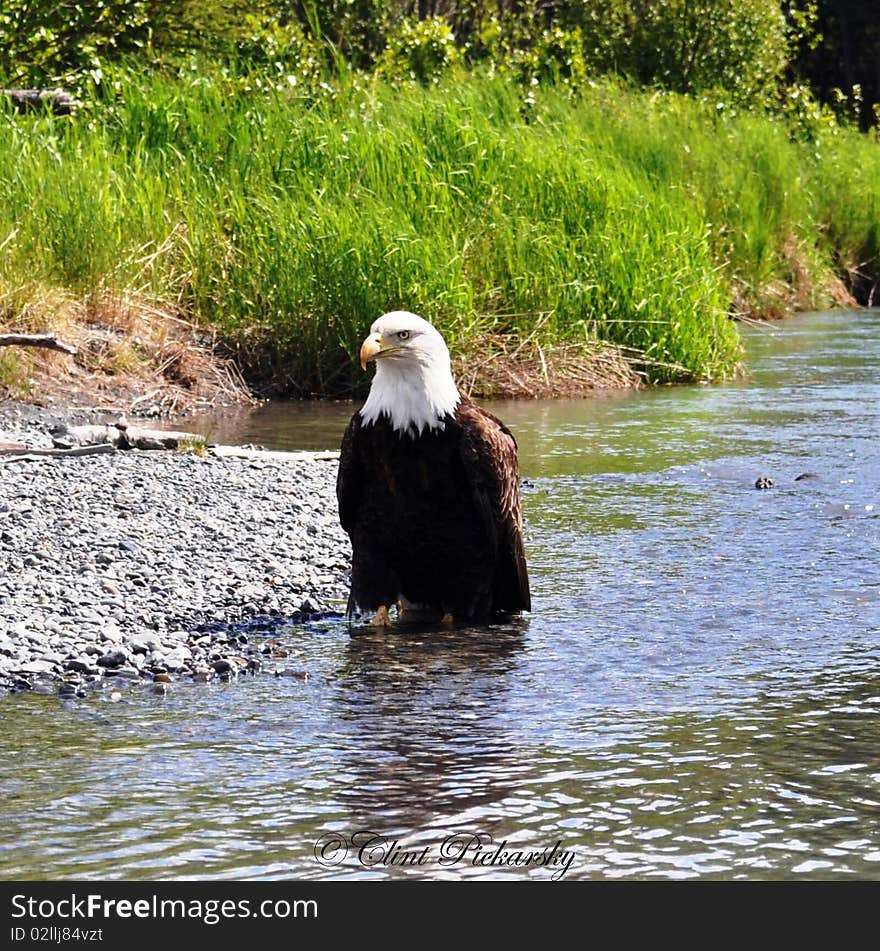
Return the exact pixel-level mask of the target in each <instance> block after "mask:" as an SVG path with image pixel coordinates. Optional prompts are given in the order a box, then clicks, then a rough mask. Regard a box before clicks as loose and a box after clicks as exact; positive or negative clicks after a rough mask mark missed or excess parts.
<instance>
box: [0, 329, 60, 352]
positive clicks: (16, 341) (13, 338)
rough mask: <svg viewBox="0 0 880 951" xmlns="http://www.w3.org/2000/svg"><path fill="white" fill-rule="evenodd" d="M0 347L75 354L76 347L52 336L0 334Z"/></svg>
mask: <svg viewBox="0 0 880 951" xmlns="http://www.w3.org/2000/svg"><path fill="white" fill-rule="evenodd" d="M0 347H42V348H43V349H44V350H60V351H61V353H69V354H70V355H71V356H74V355H75V354H76V347H71V345H70V344H69V343H62V342H61V341H60V340H59V339H58V338H57V337H56V336H55V335H54V334H0Z"/></svg>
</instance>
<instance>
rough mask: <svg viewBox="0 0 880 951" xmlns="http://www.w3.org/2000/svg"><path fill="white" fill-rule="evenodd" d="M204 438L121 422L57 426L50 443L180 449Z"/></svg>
mask: <svg viewBox="0 0 880 951" xmlns="http://www.w3.org/2000/svg"><path fill="white" fill-rule="evenodd" d="M204 442H205V437H204V436H200V435H198V434H197V433H184V432H174V431H172V430H164V429H142V428H141V427H139V426H130V425H129V424H128V423H122V422H120V423H116V424H111V425H109V426H100V425H87V426H60V427H58V428H57V429H55V430H53V432H52V443H53V445H55V446H56V447H58V448H59V449H70V448H72V447H74V446H95V445H100V444H102V443H107V444H109V445H111V446H113V447H115V448H117V449H180V448H181V446H182V445H199V444H204Z"/></svg>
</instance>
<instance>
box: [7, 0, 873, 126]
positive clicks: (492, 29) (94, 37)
mask: <svg viewBox="0 0 880 951" xmlns="http://www.w3.org/2000/svg"><path fill="white" fill-rule="evenodd" d="M873 6H875V4H864V3H862V2H860V0H833V2H832V0H95V2H91V3H85V2H73V3H70V2H68V3H61V4H59V3H53V2H49V0H4V2H3V4H2V7H0V83H2V84H3V85H7V86H12V85H26V84H34V85H36V84H41V85H46V84H49V83H54V82H70V81H71V80H72V79H74V78H75V77H77V76H78V77H81V78H82V77H85V78H89V77H91V78H93V79H96V80H98V81H100V77H101V71H102V65H103V64H105V63H106V62H108V61H110V60H114V59H118V58H120V57H130V56H137V57H140V58H141V59H142V60H144V61H147V62H149V63H153V64H155V63H162V62H167V61H168V60H170V59H171V60H173V58H174V57H175V56H178V55H179V54H185V53H189V52H192V51H200V52H203V53H208V54H211V55H212V56H214V57H222V58H225V59H226V60H227V61H228V62H230V63H232V64H234V65H235V67H236V68H238V69H245V70H247V69H250V68H252V67H260V68H265V67H266V66H268V67H269V68H270V70H275V71H281V72H283V73H284V74H285V76H306V75H308V76H312V77H314V76H315V75H317V73H318V72H320V70H321V68H328V69H330V70H331V71H332V70H333V69H334V68H336V67H337V66H339V65H340V63H343V62H344V63H346V64H348V66H349V67H351V68H353V69H355V70H373V69H378V70H379V72H380V73H382V74H383V75H384V76H385V77H386V78H390V79H392V80H394V81H417V82H420V83H430V82H435V81H437V80H438V79H439V77H440V76H441V75H442V74H443V73H445V72H447V71H448V70H450V69H453V68H456V67H458V66H459V65H461V64H466V65H469V66H471V67H480V68H486V69H488V70H490V71H493V72H498V71H500V72H506V73H507V74H509V75H510V76H512V77H513V78H514V79H516V80H517V81H519V82H521V83H522V84H523V85H524V86H526V87H530V86H532V85H534V84H536V83H543V82H554V83H561V84H564V85H566V86H569V87H571V88H573V89H576V88H579V87H582V85H583V83H584V82H586V81H587V80H588V79H589V77H590V76H599V75H604V74H617V75H620V76H624V77H626V78H628V79H629V80H630V81H632V82H634V83H636V84H640V85H648V86H655V87H658V88H663V89H669V90H673V91H676V92H682V93H686V94H692V95H704V94H712V95H716V94H717V95H719V96H721V97H722V98H723V99H724V100H725V101H729V102H731V103H733V104H741V105H749V106H755V105H758V106H761V105H769V104H773V103H778V102H783V103H789V105H790V103H791V102H792V101H793V96H794V98H795V99H799V98H801V97H803V96H804V95H810V93H809V90H812V92H813V93H816V94H818V95H819V96H820V97H821V98H822V99H823V100H824V101H825V102H830V103H834V102H835V101H837V100H839V99H840V98H841V94H840V93H839V92H838V91H837V90H839V89H842V90H843V95H844V98H846V99H848V100H849V101H850V102H851V103H852V102H854V103H855V104H856V108H857V109H858V110H861V111H860V119H861V121H862V123H863V124H867V123H868V122H869V121H870V119H871V116H872V112H871V110H872V106H873V104H874V103H875V102H876V101H877V100H878V98H880V78H878V76H880V74H878V72H877V68H876V63H877V58H878V47H880V26H878V23H880V20H878V18H877V17H876V16H874V15H873V13H872V12H871V8H872V7H873ZM817 24H818V26H817ZM787 87H789V88H787ZM792 90H793V92H792ZM809 108H811V107H809ZM809 108H808V110H807V111H809Z"/></svg>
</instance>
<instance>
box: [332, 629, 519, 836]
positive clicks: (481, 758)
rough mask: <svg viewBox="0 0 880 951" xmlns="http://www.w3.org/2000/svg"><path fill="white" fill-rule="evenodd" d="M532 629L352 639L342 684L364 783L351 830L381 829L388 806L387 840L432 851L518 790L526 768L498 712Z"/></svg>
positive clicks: (352, 797)
mask: <svg viewBox="0 0 880 951" xmlns="http://www.w3.org/2000/svg"><path fill="white" fill-rule="evenodd" d="M526 629H527V622H524V621H521V622H513V623H511V624H509V625H507V626H498V625H496V626H492V627H488V628H482V629H472V630H457V631H442V630H439V631H438V630H436V629H435V630H427V631H425V632H424V633H422V634H414V633H411V632H406V633H402V634H400V635H396V636H389V635H387V634H385V633H378V634H374V633H368V634H364V633H361V634H358V635H355V636H353V637H352V638H351V640H350V641H349V644H348V645H347V649H346V653H345V663H344V666H343V670H342V675H341V677H340V679H339V682H338V684H337V687H336V689H337V703H338V706H339V709H340V716H341V717H342V719H343V720H345V721H346V723H347V724H348V725H349V726H350V728H351V732H350V733H349V739H350V743H349V747H348V749H347V751H346V754H347V755H346V758H347V761H348V764H349V768H350V771H351V774H352V776H353V778H354V781H353V782H352V783H351V784H350V785H349V786H348V788H347V789H346V790H345V791H344V793H343V796H342V802H343V803H344V805H345V807H346V808H347V809H348V811H349V817H348V823H349V828H350V829H351V830H353V829H358V828H359V829H371V828H373V827H374V826H375V820H376V815H375V809H376V803H377V801H380V802H381V803H382V831H383V832H384V834H385V835H386V836H392V837H401V838H402V837H406V838H407V840H408V841H409V842H410V843H418V844H419V846H420V847H423V846H424V845H426V844H428V843H431V842H434V843H436V842H437V841H439V840H442V839H443V838H444V837H445V836H446V835H448V834H449V830H453V829H458V828H461V827H462V826H461V823H462V822H465V826H466V821H465V820H466V818H467V817H468V816H473V817H474V819H475V820H476V818H477V817H479V816H481V815H484V814H486V812H487V811H488V810H490V809H491V808H492V806H493V804H495V803H497V802H499V801H501V800H503V799H504V798H505V797H507V796H509V795H512V794H513V791H514V789H515V786H516V783H517V779H518V776H519V774H521V773H522V771H523V767H522V765H521V764H520V763H519V757H518V755H517V749H516V745H515V743H514V741H513V740H512V739H511V738H510V737H509V736H508V732H507V730H506V729H505V724H504V722H503V719H502V718H501V717H499V714H498V711H499V707H503V698H504V695H505V694H506V693H507V692H508V691H509V690H510V689H511V687H512V684H513V683H514V682H515V677H516V671H517V654H518V653H519V652H520V651H522V649H523V646H524V640H525V635H526ZM413 830H415V833H416V834H415V835H413V834H412V833H413ZM481 831H488V832H491V831H492V830H491V829H483V828H482V827H481Z"/></svg>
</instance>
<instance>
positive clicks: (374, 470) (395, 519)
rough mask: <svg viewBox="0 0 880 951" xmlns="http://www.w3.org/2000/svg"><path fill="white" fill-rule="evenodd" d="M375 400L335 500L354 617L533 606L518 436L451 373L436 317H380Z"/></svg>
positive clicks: (352, 431) (359, 418) (361, 414)
mask: <svg viewBox="0 0 880 951" xmlns="http://www.w3.org/2000/svg"><path fill="white" fill-rule="evenodd" d="M360 357H361V366H362V368H363V369H366V368H367V364H368V363H372V362H375V364H376V373H375V376H374V377H373V381H372V385H371V387H370V393H369V397H368V398H367V401H366V403H364V405H363V407H362V408H361V409H360V410H358V412H356V413H355V414H354V416H353V417H352V419H351V422H350V423H349V425H348V428H347V429H346V432H345V435H344V437H343V439H342V448H341V451H340V459H339V474H338V477H337V482H336V495H337V498H338V500H339V517H340V521H341V523H342V527H343V528H344V529H345V531H346V532H347V533H348V535H349V537H350V538H351V545H352V553H353V557H352V574H351V594H350V597H349V602H348V613H349V615H350V616H351V615H353V614H354V613H356V612H357V611H362V612H374V613H375V617H374V620H373V622H372V623H373V624H374V625H376V626H384V625H386V624H388V623H390V618H389V613H388V611H389V608H390V607H391V606H392V605H397V607H398V612H399V614H398V617H399V618H401V619H403V620H407V619H413V620H415V619H418V620H428V619H431V620H440V619H443V620H445V621H447V622H449V621H450V620H451V621H453V622H463V621H477V620H485V619H487V618H489V617H490V616H491V615H493V614H495V613H515V612H519V611H529V610H531V600H530V596H529V579H528V573H527V571H526V559H525V552H524V550H523V538H522V514H521V508H520V498H519V472H518V465H517V447H516V441H515V440H514V438H513V435H512V434H511V433H510V430H508V429H507V427H506V426H505V425H504V424H503V423H502V422H501V420H499V419H498V418H496V417H495V416H493V415H492V414H491V413H488V412H486V411H485V410H484V409H481V408H480V407H479V406H476V405H475V404H474V403H472V402H470V400H468V399H466V398H465V397H464V396H462V395H461V393H460V392H459V391H458V387H457V386H456V385H455V381H454V380H453V378H452V370H451V367H450V361H449V350H448V349H447V347H446V343H445V342H444V340H443V337H441V336H440V334H439V333H438V332H437V330H436V329H435V328H434V327H432V326H431V324H429V323H428V322H427V321H426V320H423V319H422V318H421V317H417V316H416V315H415V314H410V313H408V312H407V311H394V312H392V313H388V314H385V315H384V316H382V317H380V318H379V319H378V320H377V321H376V322H375V323H374V324H373V326H372V327H371V328H370V335H369V337H367V339H366V340H365V341H364V343H363V346H362V347H361V352H360Z"/></svg>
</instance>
